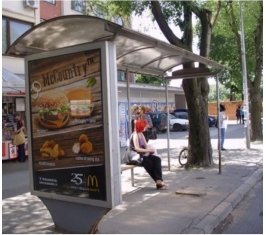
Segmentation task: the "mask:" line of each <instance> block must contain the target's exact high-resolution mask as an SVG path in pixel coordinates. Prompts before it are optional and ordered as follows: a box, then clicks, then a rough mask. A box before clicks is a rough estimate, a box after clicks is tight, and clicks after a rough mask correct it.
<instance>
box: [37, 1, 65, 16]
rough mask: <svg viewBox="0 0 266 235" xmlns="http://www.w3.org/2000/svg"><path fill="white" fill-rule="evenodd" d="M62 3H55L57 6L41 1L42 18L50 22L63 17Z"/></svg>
mask: <svg viewBox="0 0 266 235" xmlns="http://www.w3.org/2000/svg"><path fill="white" fill-rule="evenodd" d="M61 3H62V2H61V1H55V4H52V3H49V2H45V1H40V9H41V12H40V16H41V19H43V20H49V19H51V18H54V17H59V16H61V15H62V9H61Z"/></svg>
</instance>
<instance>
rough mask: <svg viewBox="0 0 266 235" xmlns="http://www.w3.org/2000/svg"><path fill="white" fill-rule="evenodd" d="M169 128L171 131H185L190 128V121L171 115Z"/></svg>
mask: <svg viewBox="0 0 266 235" xmlns="http://www.w3.org/2000/svg"><path fill="white" fill-rule="evenodd" d="M169 126H170V130H174V131H183V130H187V129H188V128H189V121H188V119H183V118H176V117H175V116H174V115H172V114H169Z"/></svg>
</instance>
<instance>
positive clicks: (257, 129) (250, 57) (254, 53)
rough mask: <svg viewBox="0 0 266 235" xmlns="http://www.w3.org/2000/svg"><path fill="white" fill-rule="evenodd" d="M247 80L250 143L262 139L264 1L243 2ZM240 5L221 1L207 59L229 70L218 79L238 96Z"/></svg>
mask: <svg viewBox="0 0 266 235" xmlns="http://www.w3.org/2000/svg"><path fill="white" fill-rule="evenodd" d="M242 9H243V21H244V30H245V33H244V35H245V46H246V50H245V51H246V66H247V80H248V89H249V98H250V120H251V140H253V141H255V140H262V126H261V85H262V61H263V52H262V51H263V41H262V37H263V2H262V1H243V2H242ZM239 21H240V16H239V3H238V2H236V1H226V2H223V10H222V11H221V14H220V17H219V21H218V22H217V25H216V28H215V30H214V32H213V39H212V50H211V53H210V57H211V58H212V59H213V60H217V61H219V62H221V63H223V64H227V65H228V66H229V67H230V68H231V70H230V71H229V73H228V74H227V76H221V77H219V80H220V81H221V82H222V83H223V84H224V85H225V86H226V87H228V88H230V87H231V86H232V85H234V86H235V90H236V91H237V92H239V93H242V91H243V79H242V78H243V76H242V51H241V35H240V32H239V31H240V22H239Z"/></svg>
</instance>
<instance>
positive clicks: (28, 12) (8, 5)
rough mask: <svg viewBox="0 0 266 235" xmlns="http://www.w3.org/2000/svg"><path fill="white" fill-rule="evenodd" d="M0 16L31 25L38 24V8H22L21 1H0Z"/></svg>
mask: <svg viewBox="0 0 266 235" xmlns="http://www.w3.org/2000/svg"><path fill="white" fill-rule="evenodd" d="M2 15H3V16H7V17H10V18H13V19H18V20H22V21H27V22H30V23H33V24H35V25H36V24H38V23H40V7H39V8H37V9H33V8H30V7H24V5H23V1H22V0H20V1H6V0H4V1H2Z"/></svg>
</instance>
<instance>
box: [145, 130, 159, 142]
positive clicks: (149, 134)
mask: <svg viewBox="0 0 266 235" xmlns="http://www.w3.org/2000/svg"><path fill="white" fill-rule="evenodd" d="M146 131H147V138H148V139H149V140H156V139H157V134H156V132H155V131H154V130H153V129H148V130H146Z"/></svg>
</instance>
